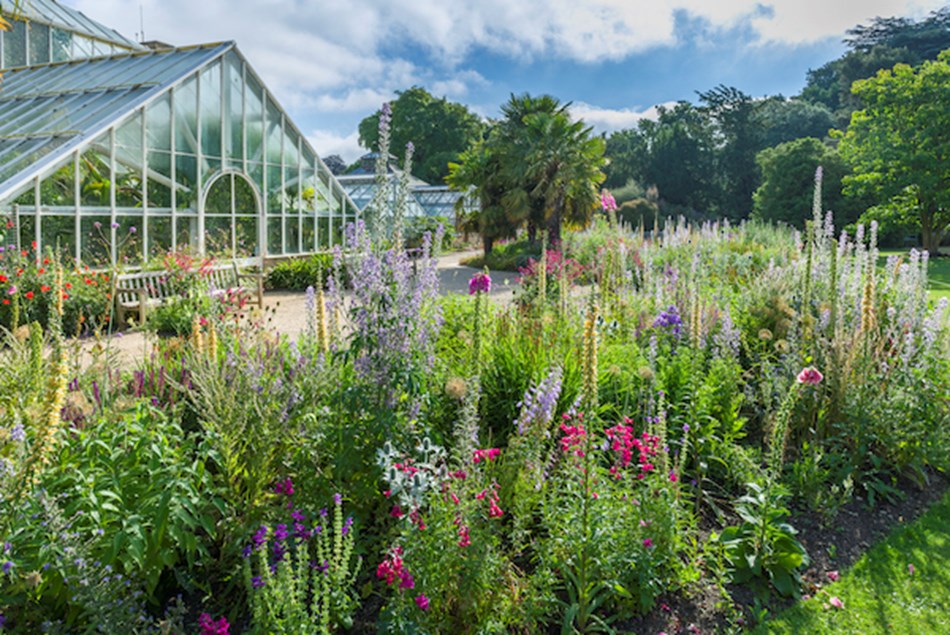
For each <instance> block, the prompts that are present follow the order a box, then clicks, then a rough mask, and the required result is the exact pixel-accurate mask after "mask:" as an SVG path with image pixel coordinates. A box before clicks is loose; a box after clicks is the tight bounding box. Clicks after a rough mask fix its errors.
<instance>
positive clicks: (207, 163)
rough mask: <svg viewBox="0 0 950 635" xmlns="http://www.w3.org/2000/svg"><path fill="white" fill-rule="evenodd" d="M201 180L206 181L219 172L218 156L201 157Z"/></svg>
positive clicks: (219, 160) (219, 162)
mask: <svg viewBox="0 0 950 635" xmlns="http://www.w3.org/2000/svg"><path fill="white" fill-rule="evenodd" d="M201 165H202V169H201V182H202V183H207V182H208V181H210V180H212V179H214V178H215V177H217V176H219V175H220V174H221V159H219V158H218V157H209V156H203V157H201Z"/></svg>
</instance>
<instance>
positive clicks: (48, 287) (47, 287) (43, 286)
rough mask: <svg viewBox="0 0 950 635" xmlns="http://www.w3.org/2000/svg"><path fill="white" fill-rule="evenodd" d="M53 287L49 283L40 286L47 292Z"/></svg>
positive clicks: (41, 289)
mask: <svg viewBox="0 0 950 635" xmlns="http://www.w3.org/2000/svg"><path fill="white" fill-rule="evenodd" d="M51 288H52V287H50V286H49V285H48V284H44V285H42V286H41V287H40V291H42V292H43V293H46V292H47V291H49V290H50V289H51Z"/></svg>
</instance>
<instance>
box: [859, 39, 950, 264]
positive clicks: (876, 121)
mask: <svg viewBox="0 0 950 635" xmlns="http://www.w3.org/2000/svg"><path fill="white" fill-rule="evenodd" d="M853 91H854V94H855V95H857V96H858V97H860V98H861V100H862V102H863V104H864V108H863V109H862V110H858V111H856V112H855V113H853V114H852V116H851V124H850V125H849V126H848V130H847V132H846V133H845V134H844V135H842V136H841V142H840V150H841V155H842V156H843V157H844V158H845V160H847V161H848V162H849V163H850V164H851V165H852V166H853V168H854V175H853V176H850V177H847V178H846V179H845V180H844V182H845V187H846V191H849V192H854V193H857V194H863V193H867V194H872V195H874V196H875V197H877V198H878V200H881V201H882V202H884V201H888V200H892V199H894V198H895V197H897V196H901V197H903V201H904V205H903V206H902V208H903V209H908V207H909V208H910V209H913V210H915V211H914V217H915V219H916V220H917V221H918V222H919V223H920V230H921V237H922V238H923V245H924V248H925V249H927V250H928V251H930V252H932V253H936V252H937V250H938V249H939V246H940V243H941V241H942V240H943V237H944V235H945V234H946V232H947V231H948V229H950V211H948V210H950V194H948V190H947V188H946V172H945V168H944V160H943V158H944V157H946V156H947V153H948V152H950V134H948V131H950V114H948V112H947V109H946V108H943V107H942V104H944V103H947V101H948V100H950V51H945V52H943V53H941V54H940V56H939V58H938V59H937V61H933V62H925V63H924V64H923V65H922V66H921V67H920V68H919V69H916V70H915V69H913V68H911V67H910V66H907V65H904V64H898V65H896V66H895V67H894V68H893V70H890V71H881V72H880V73H878V75H877V76H876V77H873V78H870V79H866V80H861V81H858V82H855V84H854V88H853ZM908 203H911V205H910V206H908Z"/></svg>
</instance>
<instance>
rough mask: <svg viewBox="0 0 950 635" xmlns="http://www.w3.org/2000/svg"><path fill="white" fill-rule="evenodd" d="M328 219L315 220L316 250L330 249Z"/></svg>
mask: <svg viewBox="0 0 950 635" xmlns="http://www.w3.org/2000/svg"><path fill="white" fill-rule="evenodd" d="M329 239H330V219H329V218H326V217H321V218H317V249H318V250H324V249H329V248H330V240H329Z"/></svg>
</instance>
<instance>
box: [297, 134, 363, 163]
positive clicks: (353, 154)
mask: <svg viewBox="0 0 950 635" xmlns="http://www.w3.org/2000/svg"><path fill="white" fill-rule="evenodd" d="M307 140H308V141H310V145H312V146H313V149H314V150H316V151H317V154H318V155H320V157H321V158H322V157H328V156H330V155H331V154H339V155H340V156H341V157H343V160H344V161H346V162H347V163H352V162H353V161H355V160H356V159H358V158H359V157H360V156H362V155H363V154H364V153H365V152H366V150H365V149H364V148H363V147H361V146H360V142H359V133H357V132H352V133H350V134H348V135H341V134H338V133H336V132H333V131H332V130H314V131H313V132H311V133H310V134H309V135H307Z"/></svg>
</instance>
